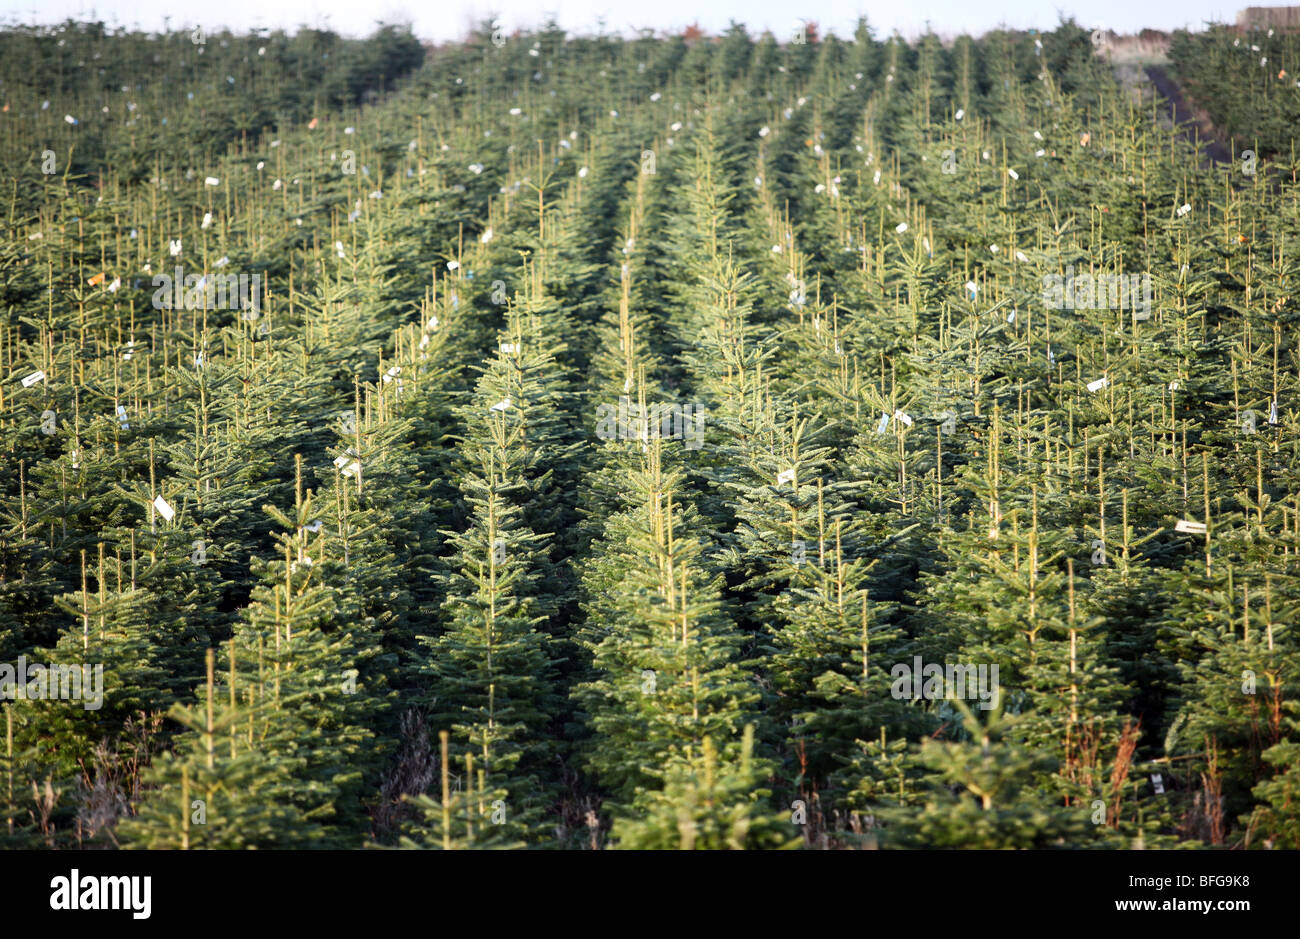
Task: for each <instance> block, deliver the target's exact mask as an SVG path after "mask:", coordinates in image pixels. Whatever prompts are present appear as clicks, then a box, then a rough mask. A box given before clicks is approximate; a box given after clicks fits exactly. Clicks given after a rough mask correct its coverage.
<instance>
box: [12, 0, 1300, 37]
mask: <svg viewBox="0 0 1300 939" xmlns="http://www.w3.org/2000/svg"><path fill="white" fill-rule="evenodd" d="M1251 2H1252V0H1243V2H1241V3H1231V2H1224V0H1146V2H1143V0H1138V2H1134V0H1023V2H1019V3H1017V2H1013V0H993V2H990V0H912V2H909V0H885V2H882V0H799V2H796V3H789V2H777V0H703V2H702V0H653V2H651V3H647V4H645V5H644V6H643V5H641V4H640V3H635V2H632V3H629V2H628V0H622V2H611V0H370V2H358V0H221V2H220V3H219V4H214V3H212V2H211V0H40V2H36V0H0V23H6V24H12V23H15V22H20V23H28V24H30V23H45V24H49V23H59V22H62V21H63V20H65V19H69V18H71V19H75V20H102V21H103V22H105V23H107V24H108V25H110V26H128V27H138V28H141V29H145V30H151V31H152V30H159V29H162V28H163V25H164V21H165V20H167V18H169V20H167V21H168V22H169V23H170V25H171V27H172V28H177V27H180V26H185V27H187V28H188V27H192V26H194V25H199V26H202V27H204V29H205V30H209V31H211V30H215V29H219V28H221V27H223V26H224V27H230V28H231V29H234V30H236V31H239V32H242V31H246V30H248V29H250V28H253V27H268V28H277V27H279V28H285V29H292V28H294V27H296V26H298V25H308V26H316V27H328V28H330V29H333V30H334V31H336V32H339V33H343V34H346V35H366V34H368V33H370V32H371V31H372V30H373V29H374V28H375V25H376V24H377V23H378V22H381V21H382V22H405V23H410V24H411V26H412V27H413V29H414V31H415V34H416V35H417V36H419V37H420V38H421V39H428V40H433V41H443V40H450V39H459V38H462V37H463V36H464V35H465V34H466V33H467V32H468V31H469V27H470V26H471V25H473V24H475V23H478V22H481V21H482V20H484V19H487V18H489V17H492V16H494V15H495V17H496V19H497V20H498V22H499V23H500V24H501V25H502V26H503V27H504V28H505V29H506V30H507V31H509V30H511V29H514V28H519V27H529V26H535V25H538V24H540V23H541V22H543V21H545V20H546V19H547V18H548V17H549V16H552V15H553V16H554V17H555V19H556V21H557V22H558V23H559V24H560V26H561V27H562V28H564V29H565V30H566V31H569V32H579V33H595V32H597V31H599V30H600V27H601V23H602V20H603V22H604V27H605V29H606V31H608V32H621V33H625V34H626V33H630V32H631V31H633V30H636V29H642V28H646V27H649V28H652V29H655V30H656V31H662V30H668V29H673V30H680V29H681V28H682V27H684V26H687V25H689V24H690V23H692V22H695V21H698V22H699V24H700V26H701V27H702V28H704V29H705V31H706V32H710V33H716V32H720V31H722V30H723V29H725V28H726V27H727V25H728V23H729V22H730V21H731V20H733V19H734V20H738V21H740V22H743V23H745V24H746V26H748V27H749V28H750V31H751V33H759V32H762V30H763V29H770V30H772V32H773V33H774V34H775V35H777V36H778V37H779V36H783V35H789V34H790V33H791V32H792V30H793V29H794V27H795V24H796V23H797V22H798V19H799V18H807V19H809V20H813V21H816V22H817V23H819V24H821V30H822V32H823V33H824V32H826V31H827V30H828V29H829V30H831V31H834V32H835V33H837V34H838V35H841V36H849V35H851V34H852V31H853V25H854V23H855V22H856V20H857V18H858V16H860V15H865V16H866V17H867V20H868V22H869V23H871V25H872V26H873V28H874V29H875V31H876V34H877V35H878V36H880V35H888V34H890V33H892V32H894V31H895V30H897V31H898V32H900V33H902V34H903V35H905V36H915V35H917V34H918V33H921V32H924V31H925V28H926V25H927V23H928V24H929V25H930V26H931V27H932V28H933V29H934V31H935V32H936V33H938V34H940V35H941V36H953V35H958V34H960V33H963V32H967V33H971V34H978V33H980V32H983V31H985V30H988V29H991V28H994V27H997V26H1010V27H1015V28H1024V29H1028V28H1037V29H1050V28H1052V27H1053V26H1054V25H1055V24H1056V23H1057V22H1058V20H1059V19H1060V17H1061V15H1062V14H1065V15H1072V16H1073V17H1074V19H1075V20H1076V22H1078V23H1079V24H1080V25H1082V26H1087V27H1089V28H1094V29H1095V28H1099V27H1100V28H1106V29H1112V30H1115V31H1116V32H1120V33H1130V32H1136V31H1138V30H1140V29H1142V28H1144V27H1147V28H1153V29H1163V30H1171V29H1177V28H1189V29H1200V28H1202V27H1203V26H1204V24H1205V23H1206V22H1209V21H1214V22H1232V21H1233V20H1234V19H1235V17H1236V13H1237V10H1239V9H1241V8H1242V7H1245V6H1248V5H1251ZM1253 2H1254V4H1255V5H1261V6H1263V5H1274V4H1267V3H1260V2H1259V0H1253ZM1297 2H1300V0H1297Z"/></svg>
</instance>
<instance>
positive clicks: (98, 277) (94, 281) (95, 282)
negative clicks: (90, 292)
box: [88, 271, 104, 287]
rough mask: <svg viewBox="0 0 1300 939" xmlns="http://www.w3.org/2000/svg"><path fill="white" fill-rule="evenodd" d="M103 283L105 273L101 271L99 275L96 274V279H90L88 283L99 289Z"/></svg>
mask: <svg viewBox="0 0 1300 939" xmlns="http://www.w3.org/2000/svg"><path fill="white" fill-rule="evenodd" d="M103 282H104V272H103V271H100V272H99V273H98V274H96V275H95V276H94V277H92V278H90V280H89V281H88V283H89V284H90V286H92V287H98V286H99V285H100V284H102V283H103Z"/></svg>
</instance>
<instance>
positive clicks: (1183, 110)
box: [1143, 65, 1232, 165]
mask: <svg viewBox="0 0 1300 939" xmlns="http://www.w3.org/2000/svg"><path fill="white" fill-rule="evenodd" d="M1143 71H1144V72H1145V73H1146V76H1147V78H1148V79H1150V81H1151V84H1153V85H1154V86H1155V89H1156V91H1157V92H1158V93H1159V94H1160V97H1161V98H1162V99H1163V100H1162V102H1161V104H1162V105H1163V108H1164V111H1165V113H1166V114H1167V115H1168V117H1169V119H1170V121H1172V122H1173V124H1174V126H1176V127H1177V128H1178V133H1179V135H1180V136H1181V137H1182V138H1183V139H1184V140H1186V141H1187V142H1188V143H1190V144H1192V145H1193V146H1196V145H1203V146H1204V149H1203V150H1202V151H1201V156H1202V161H1203V163H1204V164H1205V165H1209V164H1211V163H1231V162H1232V148H1231V146H1230V145H1229V143H1228V141H1226V140H1224V139H1223V138H1221V137H1220V136H1219V135H1218V132H1217V130H1216V129H1215V127H1214V125H1213V124H1212V123H1211V122H1210V119H1209V118H1208V117H1207V116H1206V115H1205V114H1204V112H1199V111H1197V110H1196V109H1195V108H1194V107H1192V106H1191V105H1190V104H1189V103H1188V102H1187V98H1186V96H1185V95H1184V94H1183V89H1182V88H1181V87H1180V86H1179V85H1178V83H1177V82H1176V81H1174V79H1173V78H1171V77H1170V75H1169V73H1168V72H1167V71H1165V69H1164V67H1163V66H1160V65H1147V66H1145V67H1144V68H1143Z"/></svg>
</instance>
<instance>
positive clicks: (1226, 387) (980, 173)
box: [0, 21, 1300, 850]
mask: <svg viewBox="0 0 1300 939" xmlns="http://www.w3.org/2000/svg"><path fill="white" fill-rule="evenodd" d="M1108 42H1109V40H1108V38H1107V37H1106V36H1103V35H1099V34H1097V33H1093V32H1091V31H1089V30H1086V29H1083V28H1081V27H1079V26H1077V25H1075V24H1074V23H1073V22H1063V23H1062V24H1061V25H1060V26H1059V27H1058V28H1057V29H1055V30H1054V31H1052V32H1046V33H1031V32H1008V31H999V32H991V33H988V34H985V35H983V36H981V37H979V38H971V37H960V38H957V39H956V40H953V41H951V42H947V41H945V42H941V41H940V39H939V38H938V37H937V36H935V35H932V34H931V35H926V36H922V37H920V38H917V39H915V40H911V41H904V40H902V39H901V38H899V37H881V36H876V35H874V34H873V32H872V31H871V29H870V28H869V27H868V25H867V23H866V22H865V21H863V22H860V24H859V26H858V29H857V31H856V32H855V33H854V34H853V35H852V36H849V37H847V38H846V37H840V38H836V37H834V36H830V35H825V36H819V35H817V33H816V31H815V30H812V29H810V30H808V31H806V32H804V33H801V34H797V35H793V36H788V37H786V36H783V37H775V38H774V37H773V36H771V35H770V34H762V35H752V34H750V33H747V32H746V31H745V29H744V28H743V27H740V26H735V27H733V28H732V29H731V30H730V31H728V32H726V33H725V34H724V35H720V36H715V37H710V36H706V35H702V34H700V33H699V31H698V30H691V31H688V32H687V33H686V34H685V35H676V36H652V35H644V36H642V37H641V38H631V39H629V38H621V37H618V36H612V35H590V36H574V35H565V34H564V33H562V32H561V31H560V30H559V29H558V28H555V27H553V26H551V27H546V28H542V29H540V30H538V31H536V32H531V33H516V34H511V35H507V34H505V33H503V32H502V31H500V30H494V29H493V27H492V25H491V24H487V25H485V26H483V27H482V28H480V29H479V30H478V31H477V32H475V33H474V34H473V35H472V36H471V37H469V38H468V39H467V40H466V41H465V42H461V43H456V44H450V45H445V46H440V47H436V48H433V47H425V46H422V45H421V44H420V43H419V42H418V41H417V40H416V39H415V38H414V37H412V36H411V34H410V33H409V32H408V31H406V30H405V29H403V28H400V27H383V28H381V29H380V30H378V31H377V32H376V33H375V34H374V35H373V36H371V37H370V38H368V39H344V38H340V37H339V36H336V35H334V34H332V33H329V32H324V31H312V30H303V31H301V32H298V33H296V34H292V35H290V34H284V33H279V32H276V33H264V34H258V33H247V34H240V35H236V34H231V33H213V34H208V35H205V34H204V33H203V32H202V31H199V30H196V31H194V32H174V33H170V34H142V33H127V32H125V31H112V30H107V29H105V28H104V27H103V26H102V25H99V24H78V23H71V22H70V23H67V24H65V25H64V26H62V27H59V28H55V29H45V28H9V29H6V30H4V31H3V32H0V166H2V167H3V174H4V180H3V182H4V188H3V192H0V196H3V200H2V204H0V213H2V215H3V231H2V232H0V725H2V726H0V733H3V747H2V749H0V819H3V825H0V844H2V845H4V846H5V847H10V848H50V849H67V848H96V849H116V848H123V849H127V848H189V849H197V848H226V849H235V848H254V847H256V848H264V849H265V848H303V847H313V848H324V847H329V848H363V847H419V848H433V849H444V848H533V849H571V850H601V849H607V848H625V849H626V848H630V849H690V848H693V849H739V848H745V849H787V848H803V849H824V850H835V849H860V848H882V849H894V848H936V847H940V848H1089V849H1116V848H1120V849H1123V848H1134V847H1145V848H1239V849H1267V848H1300V708H1298V707H1297V701H1298V700H1300V635H1298V634H1297V632H1296V629H1295V625H1294V621H1295V619H1296V617H1297V614H1298V613H1300V343H1298V340H1300V336H1297V333H1296V332H1295V331H1294V330H1295V329H1296V323H1297V312H1296V311H1297V309H1298V308H1300V301H1298V302H1292V294H1293V293H1295V292H1296V289H1297V286H1296V277H1297V261H1296V259H1295V258H1293V257H1292V255H1291V252H1294V251H1295V250H1296V245H1297V244H1300V203H1298V202H1297V195H1300V185H1298V184H1297V181H1296V176H1295V172H1296V169H1297V155H1296V153H1295V142H1294V137H1295V133H1296V129H1297V127H1300V37H1297V35H1295V34H1286V33H1281V32H1278V33H1276V34H1273V35H1270V34H1268V32H1267V31H1264V30H1258V31H1240V30H1236V29H1232V28H1228V27H1215V28H1212V29H1209V30H1207V31H1204V32H1198V33H1190V34H1189V33H1178V34H1175V35H1174V36H1172V37H1171V38H1170V39H1169V41H1168V43H1167V59H1166V58H1165V51H1164V50H1165V45H1163V44H1161V43H1156V44H1155V45H1153V46H1151V47H1150V48H1148V47H1147V46H1146V45H1142V46H1141V47H1140V49H1139V52H1138V53H1135V54H1133V55H1128V56H1127V58H1124V60H1123V63H1121V62H1120V61H1119V60H1113V59H1112V57H1111V55H1110V54H1109V53H1110V51H1111V50H1110V49H1109V48H1107V46H1108ZM1115 48H1118V46H1115ZM1132 48H1138V47H1136V46H1134V47H1132ZM1153 50H1154V51H1153ZM1130 51H1131V49H1130ZM1148 52H1150V54H1151V55H1152V56H1156V57H1159V60H1160V61H1161V62H1162V63H1165V64H1163V65H1162V68H1163V69H1164V72H1162V73H1160V74H1161V75H1164V74H1167V75H1168V76H1170V78H1169V81H1171V82H1176V83H1177V85H1178V87H1180V88H1181V89H1182V91H1183V93H1185V94H1186V95H1187V96H1188V99H1189V100H1190V101H1191V102H1192V103H1193V105H1194V106H1195V108H1196V109H1197V110H1198V113H1199V114H1200V115H1201V116H1202V118H1203V120H1202V121H1201V123H1200V124H1199V125H1197V130H1196V133H1192V132H1189V129H1188V128H1187V127H1184V126H1180V125H1177V124H1175V123H1173V122H1171V121H1170V120H1169V117H1168V114H1167V112H1166V110H1165V108H1164V105H1163V103H1162V102H1161V101H1160V100H1159V99H1158V98H1156V97H1155V96H1154V95H1153V94H1152V92H1151V88H1150V81H1149V78H1148V77H1147V73H1146V72H1144V71H1143V70H1142V67H1141V63H1142V62H1143V61H1146V59H1145V58H1144V57H1145V56H1147V54H1148ZM1121 58H1123V57H1121ZM1153 60H1154V59H1153ZM1135 61H1136V62H1138V64H1137V65H1133V62H1135ZM1123 68H1128V69H1129V71H1128V72H1126V73H1123V75H1121V72H1122V71H1123ZM1206 128H1211V129H1212V130H1213V131H1215V132H1216V133H1217V134H1218V135H1219V136H1218V138H1217V139H1216V140H1215V141H1213V143H1214V144H1215V146H1216V147H1217V150H1215V152H1223V153H1226V154H1227V155H1228V156H1227V160H1226V161H1216V160H1215V159H1213V158H1212V154H1210V153H1209V152H1208V151H1198V149H1197V146H1196V145H1195V143H1194V141H1195V139H1196V136H1197V134H1200V133H1201V131H1203V130H1205V129H1206Z"/></svg>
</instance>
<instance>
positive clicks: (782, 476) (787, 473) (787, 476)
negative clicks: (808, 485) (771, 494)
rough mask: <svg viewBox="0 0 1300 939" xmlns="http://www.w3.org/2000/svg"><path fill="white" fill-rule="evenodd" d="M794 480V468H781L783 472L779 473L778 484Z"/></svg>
mask: <svg viewBox="0 0 1300 939" xmlns="http://www.w3.org/2000/svg"><path fill="white" fill-rule="evenodd" d="M792 482H794V470H792V469H788V470H781V472H779V473H777V475H776V484H777V485H778V486H779V485H781V484H782V483H792Z"/></svg>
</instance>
